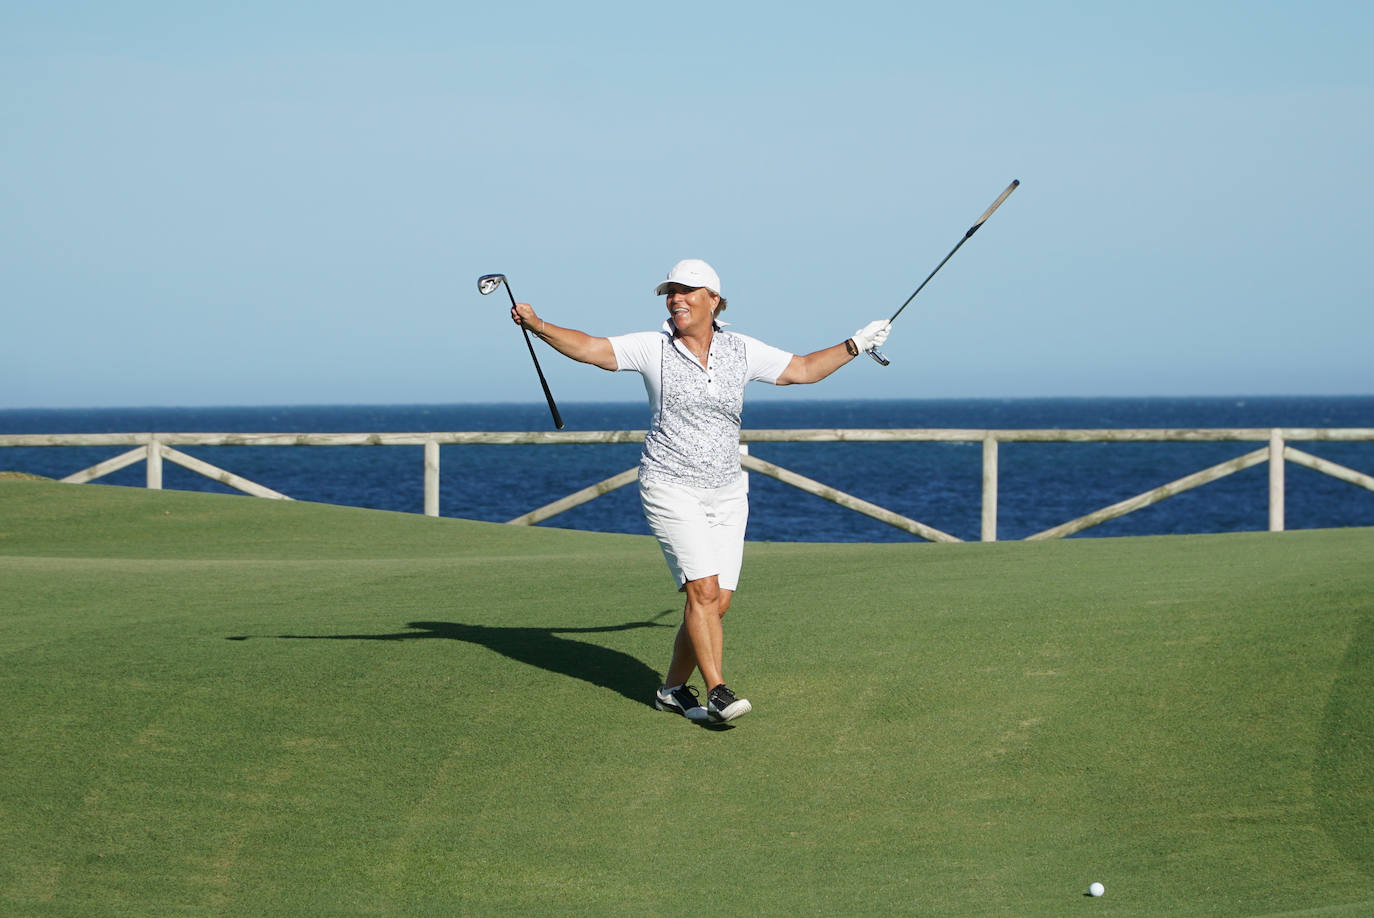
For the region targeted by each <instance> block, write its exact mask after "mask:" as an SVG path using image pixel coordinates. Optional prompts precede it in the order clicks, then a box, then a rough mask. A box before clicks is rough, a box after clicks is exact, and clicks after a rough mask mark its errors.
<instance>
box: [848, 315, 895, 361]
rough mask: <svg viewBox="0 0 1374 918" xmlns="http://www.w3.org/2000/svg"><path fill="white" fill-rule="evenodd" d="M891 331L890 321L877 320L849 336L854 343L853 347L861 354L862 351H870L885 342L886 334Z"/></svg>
mask: <svg viewBox="0 0 1374 918" xmlns="http://www.w3.org/2000/svg"><path fill="white" fill-rule="evenodd" d="M891 330H892V320H891V319H878V320H876V321H873V322H869V323H868V324H867V325H865V326H864V327H863V328H861V329H859V330H858V331H856V332H855V333H854V334H853V335H850V339H851V340H852V341H853V342H854V346H855V347H857V348H858V349H859V352H860V353H863V352H864V351H871V350H873V349H874V348H875V347H879V346H881V345H882V343H883V342H884V341H886V340H887V335H888V332H890V331H891Z"/></svg>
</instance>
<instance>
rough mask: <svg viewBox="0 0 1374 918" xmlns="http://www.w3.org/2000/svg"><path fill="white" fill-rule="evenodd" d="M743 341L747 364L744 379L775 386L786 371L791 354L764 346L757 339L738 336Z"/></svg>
mask: <svg viewBox="0 0 1374 918" xmlns="http://www.w3.org/2000/svg"><path fill="white" fill-rule="evenodd" d="M739 337H740V338H741V339H743V341H744V353H745V359H746V362H747V369H746V371H745V375H746V378H748V379H750V380H758V381H759V382H766V383H770V384H776V383H777V381H778V377H779V376H781V375H782V374H783V372H784V371H786V370H787V365H788V364H789V363H791V362H792V356H793V355H792V354H791V353H790V352H788V351H784V350H782V349H781V348H776V347H773V345H771V344H764V343H763V342H762V341H760V340H759V339H757V338H751V337H750V336H749V335H740V336H739Z"/></svg>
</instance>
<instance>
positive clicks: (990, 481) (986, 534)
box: [983, 431, 997, 542]
mask: <svg viewBox="0 0 1374 918" xmlns="http://www.w3.org/2000/svg"><path fill="white" fill-rule="evenodd" d="M983 541H984V542H996V541H997V437H996V436H995V435H994V434H993V433H992V432H990V431H989V432H988V434H987V435H986V436H984V437H983Z"/></svg>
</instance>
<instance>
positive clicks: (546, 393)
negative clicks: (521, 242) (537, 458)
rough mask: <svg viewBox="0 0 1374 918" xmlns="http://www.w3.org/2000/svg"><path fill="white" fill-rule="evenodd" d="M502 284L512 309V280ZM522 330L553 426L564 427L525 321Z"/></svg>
mask: <svg viewBox="0 0 1374 918" xmlns="http://www.w3.org/2000/svg"><path fill="white" fill-rule="evenodd" d="M501 286H503V287H505V288H506V296H508V297H510V306H511V309H514V308H515V294H514V293H511V289H510V281H506V282H505V283H504V284H502V285H501ZM520 331H522V332H524V335H525V347H527V348H529V349H530V359H531V360H533V361H534V372H536V373H538V374H539V385H541V386H543V387H544V398H545V399H546V400H547V401H548V403H549V413H550V414H552V415H553V426H554V427H555V428H556V429H558V430H562V429H563V415H561V414H559V413H558V406H557V405H555V404H554V402H553V393H552V392H550V391H549V383H548V380H546V379H544V370H543V368H542V367H540V366H539V357H538V356H537V355H536V354H535V353H534V342H533V341H531V340H530V330H529V329H528V328H526V327H525V323H524V322H523V321H522V322H521V323H520Z"/></svg>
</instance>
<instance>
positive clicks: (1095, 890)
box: [1088, 883, 1107, 897]
mask: <svg viewBox="0 0 1374 918" xmlns="http://www.w3.org/2000/svg"><path fill="white" fill-rule="evenodd" d="M1106 891H1107V887H1105V886H1103V885H1102V884H1101V883H1094V884H1093V885H1091V886H1089V887H1088V895H1090V896H1093V897H1097V896H1100V895H1102V894H1103V893H1104V892H1106Z"/></svg>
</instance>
